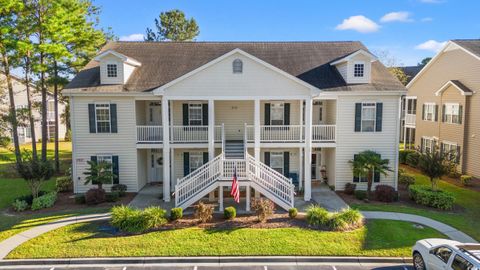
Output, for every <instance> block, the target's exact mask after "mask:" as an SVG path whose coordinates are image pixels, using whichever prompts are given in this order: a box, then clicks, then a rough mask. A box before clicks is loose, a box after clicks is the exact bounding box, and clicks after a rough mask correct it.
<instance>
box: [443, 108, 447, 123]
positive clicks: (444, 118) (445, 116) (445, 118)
mask: <svg viewBox="0 0 480 270" xmlns="http://www.w3.org/2000/svg"><path fill="white" fill-rule="evenodd" d="M445 107H446V106H445V104H443V105H442V122H445V121H446V120H447V115H446V114H445Z"/></svg>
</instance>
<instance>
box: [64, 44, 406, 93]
mask: <svg viewBox="0 0 480 270" xmlns="http://www.w3.org/2000/svg"><path fill="white" fill-rule="evenodd" d="M236 48H239V49H241V50H243V51H245V52H247V53H249V54H251V55H253V56H255V57H257V58H259V59H261V60H263V61H265V62H267V63H269V64H271V65H273V66H275V67H277V68H279V69H281V70H283V71H285V72H287V73H289V74H291V75H293V76H295V77H297V78H299V79H301V80H303V81H305V82H307V83H309V84H311V85H313V86H315V87H317V88H320V89H323V90H330V91H345V90H350V91H352V90H386V91H388V90H397V91H398V90H405V88H404V87H403V85H402V84H401V83H400V82H399V81H398V80H397V79H396V78H394V77H393V76H391V75H390V73H389V72H388V71H387V69H386V68H385V67H384V66H383V65H382V64H381V63H380V62H379V61H376V62H374V63H372V82H371V83H370V84H367V85H348V86H347V85H346V83H345V81H344V80H343V78H342V76H341V75H340V74H339V73H338V71H337V70H336V68H335V67H332V66H330V63H331V62H333V61H334V60H336V59H339V58H341V57H344V56H346V55H348V54H351V53H353V52H355V51H357V50H359V49H363V50H366V51H367V49H366V47H365V46H364V45H363V44H362V43H360V42H355V41H345V42H110V43H108V44H107V45H105V47H104V48H102V50H101V52H103V51H105V50H109V49H111V50H114V51H116V52H119V53H121V54H124V55H126V56H128V57H132V58H134V59H137V60H138V61H139V62H141V63H142V65H141V66H140V67H138V68H136V70H135V71H134V72H133V74H132V75H131V76H130V78H129V80H128V82H127V83H126V84H125V85H100V72H99V64H98V62H96V61H94V60H92V61H90V62H89V63H88V64H87V65H86V66H85V68H84V69H83V70H82V71H81V72H80V73H79V74H78V75H77V76H76V77H75V78H74V79H73V80H72V81H71V82H70V83H69V84H68V85H67V87H66V88H67V89H74V88H81V89H83V88H88V89H89V90H92V91H114V92H116V91H132V92H143V91H151V90H153V89H155V88H157V87H159V86H162V85H164V84H166V83H168V82H170V81H172V80H174V79H176V78H178V77H180V76H182V75H184V74H186V73H188V72H190V71H192V70H194V69H196V68H198V67H200V66H202V65H204V64H206V63H208V62H210V61H212V60H214V59H215V58H218V57H220V56H222V55H224V54H226V53H228V52H230V51H232V50H234V49H236ZM101 52H99V53H101Z"/></svg>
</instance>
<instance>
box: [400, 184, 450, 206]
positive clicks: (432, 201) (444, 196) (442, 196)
mask: <svg viewBox="0 0 480 270" xmlns="http://www.w3.org/2000/svg"><path fill="white" fill-rule="evenodd" d="M409 191H410V198H411V199H412V200H414V201H415V202H416V203H418V204H421V205H425V206H430V207H434V208H438V209H442V210H450V209H452V208H453V204H454V203H455V197H454V196H453V194H452V193H450V192H447V191H442V190H432V188H431V187H429V186H420V185H411V186H410V187H409Z"/></svg>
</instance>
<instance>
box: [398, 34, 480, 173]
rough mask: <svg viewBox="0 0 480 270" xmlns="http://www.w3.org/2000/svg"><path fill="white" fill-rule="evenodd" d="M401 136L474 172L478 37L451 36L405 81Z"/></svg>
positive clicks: (478, 132)
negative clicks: (447, 154)
mask: <svg viewBox="0 0 480 270" xmlns="http://www.w3.org/2000/svg"><path fill="white" fill-rule="evenodd" d="M407 89H408V95H407V97H406V108H405V110H406V111H405V132H404V136H405V137H404V139H405V141H406V142H407V143H408V142H414V143H415V146H416V147H419V148H420V149H422V151H427V150H429V149H431V148H432V147H433V146H434V145H436V146H437V147H439V149H440V150H441V151H444V152H448V151H453V152H455V153H456V155H457V161H458V164H459V166H458V170H459V172H461V173H464V174H470V175H472V176H474V177H480V165H479V160H480V97H479V93H477V92H478V90H479V89H480V40H479V39H475V40H452V41H450V42H448V44H447V45H446V46H445V47H444V48H443V49H442V50H441V51H440V52H439V53H438V54H437V55H436V56H435V57H434V58H433V59H432V60H431V61H430V63H428V65H426V66H425V67H424V68H423V69H422V70H421V71H420V73H419V74H418V75H417V76H416V77H415V78H414V79H413V80H412V81H411V82H410V83H409V84H408V85H407Z"/></svg>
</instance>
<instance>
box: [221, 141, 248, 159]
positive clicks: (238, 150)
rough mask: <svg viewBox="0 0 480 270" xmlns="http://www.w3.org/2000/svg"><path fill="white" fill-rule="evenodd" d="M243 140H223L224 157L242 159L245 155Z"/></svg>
mask: <svg viewBox="0 0 480 270" xmlns="http://www.w3.org/2000/svg"><path fill="white" fill-rule="evenodd" d="M244 146H245V145H244V142H243V141H226V142H225V158H226V159H243V158H244V157H245V148H244Z"/></svg>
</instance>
